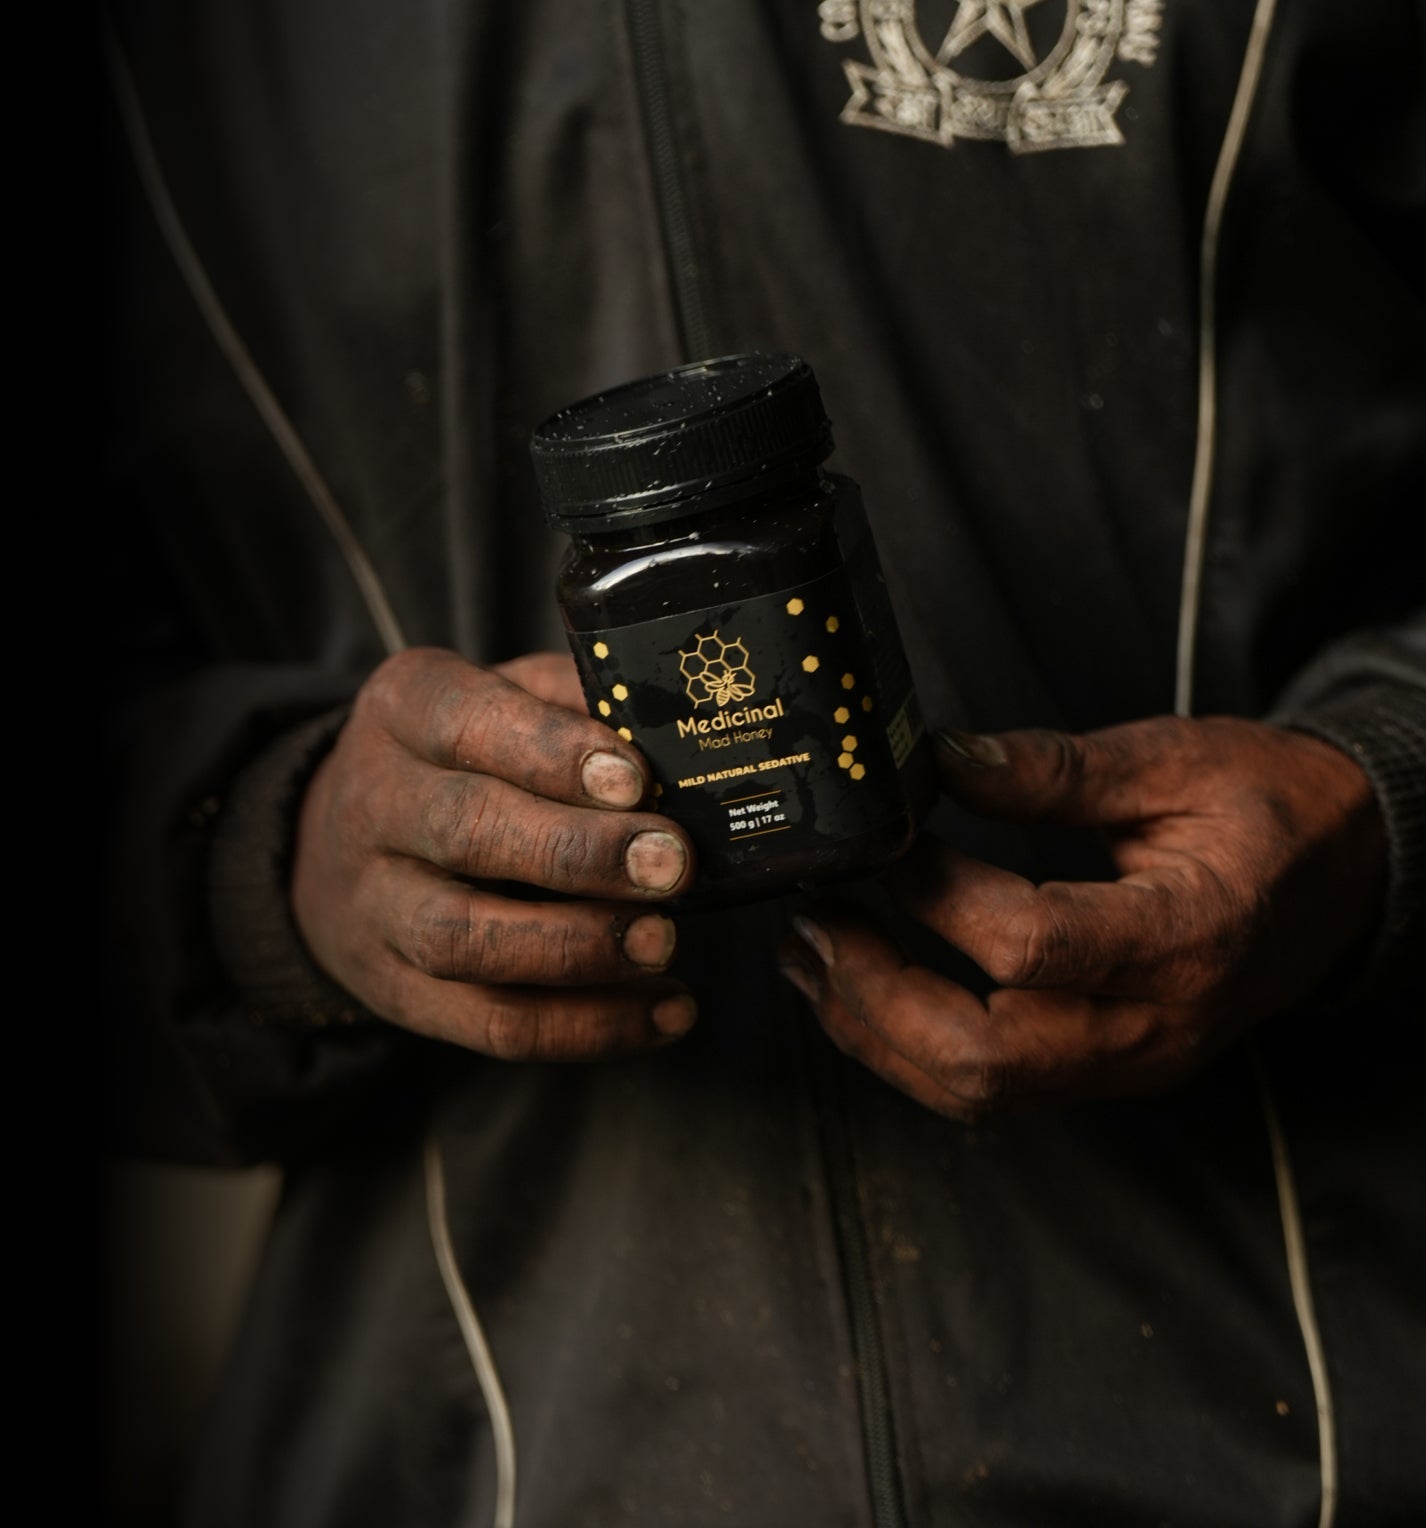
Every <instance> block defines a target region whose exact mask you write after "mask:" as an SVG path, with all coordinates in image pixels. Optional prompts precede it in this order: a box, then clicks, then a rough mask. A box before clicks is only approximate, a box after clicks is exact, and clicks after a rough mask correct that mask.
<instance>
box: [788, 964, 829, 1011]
mask: <svg viewBox="0 0 1426 1528" xmlns="http://www.w3.org/2000/svg"><path fill="white" fill-rule="evenodd" d="M777 968H778V970H779V971H781V972H782V974H783V975H784V976H785V977H786V978H787V979H788V981H790V982H791V983H792V985H793V986H794V987H796V988H797V990H798V991H799V992H800V993H801V994H802V995H803V997H805V998H806V999H807V1001H808V1002H809V1003H814V1004H815V1003H819V1002H821V1000H822V983H821V982H819V981H818V980H817V978H816V977H815V976H814V975H813V974H812V972H811V971H809V970H808V969H807V967H806V966H803V965H799V964H798V963H797V962H796V961H794V960H782V961H779V962H778V967H777Z"/></svg>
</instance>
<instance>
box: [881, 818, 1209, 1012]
mask: <svg viewBox="0 0 1426 1528" xmlns="http://www.w3.org/2000/svg"><path fill="white" fill-rule="evenodd" d="M890 879H891V884H892V886H893V888H894V890H895V893H896V896H897V899H898V901H899V902H900V904H901V905H902V906H903V907H904V908H905V909H906V911H908V912H909V913H911V915H912V916H913V917H915V918H917V919H919V920H920V921H921V922H922V923H924V924H926V926H927V927H928V928H931V929H933V930H934V931H935V932H936V933H937V934H939V935H940V936H941V938H942V939H944V940H945V941H946V942H947V943H948V944H952V945H954V946H955V947H956V949H958V950H960V951H961V952H962V953H963V954H965V955H968V956H969V957H970V958H971V959H972V960H973V961H975V963H976V964H977V965H978V966H979V967H980V968H981V970H983V971H984V972H985V973H986V974H987V975H988V976H989V977H990V978H991V979H992V980H993V981H994V982H996V983H997V985H999V986H1002V987H1039V988H1045V987H1064V988H1067V989H1070V990H1073V991H1077V992H1091V993H1100V994H1104V995H1113V996H1120V997H1141V998H1149V997H1155V996H1160V995H1165V994H1168V995H1173V996H1176V997H1179V998H1187V997H1191V996H1195V995H1197V994H1198V992H1199V991H1200V990H1201V989H1202V988H1203V987H1204V986H1205V985H1206V984H1208V983H1210V982H1211V981H1213V980H1216V979H1217V976H1218V974H1219V973H1220V972H1221V970H1222V968H1223V965H1224V956H1225V949H1226V945H1227V943H1229V942H1230V941H1229V939H1228V933H1227V931H1228V929H1229V927H1230V923H1231V915H1232V908H1231V905H1230V898H1229V895H1228V893H1227V891H1226V890H1225V887H1224V885H1223V883H1222V881H1221V880H1219V879H1218V878H1216V877H1214V876H1212V875H1210V874H1209V873H1207V872H1206V871H1205V870H1204V869H1203V867H1202V866H1201V865H1200V864H1199V863H1198V862H1197V861H1195V860H1192V859H1189V858H1183V859H1180V860H1175V861H1170V860H1165V861H1164V862H1163V863H1161V864H1157V865H1155V866H1154V867H1153V868H1152V869H1149V870H1145V871H1144V872H1142V873H1139V874H1136V875H1132V876H1125V877H1123V878H1122V879H1120V880H1118V881H1112V882H1098V881H1047V882H1044V883H1042V884H1041V885H1038V886H1037V885H1035V884H1034V882H1032V881H1028V880H1026V879H1025V878H1024V877H1023V876H1019V875H1015V874H1014V873H1013V872H1011V871H1008V870H1003V869H1000V868H999V867H997V866H994V865H987V864H983V863H982V862H981V861H979V860H975V859H971V858H970V857H969V856H967V855H964V854H960V853H958V852H957V851H956V850H954V849H952V848H951V847H950V846H949V845H947V844H945V843H942V842H940V841H938V840H935V839H931V838H924V839H922V840H921V841H919V842H918V843H917V844H916V845H915V846H914V847H913V848H912V850H911V851H910V852H909V853H908V854H907V855H906V856H905V857H904V859H903V860H902V861H901V862H900V863H899V864H898V865H897V866H896V867H895V869H894V870H893V871H892V873H891V877H890Z"/></svg>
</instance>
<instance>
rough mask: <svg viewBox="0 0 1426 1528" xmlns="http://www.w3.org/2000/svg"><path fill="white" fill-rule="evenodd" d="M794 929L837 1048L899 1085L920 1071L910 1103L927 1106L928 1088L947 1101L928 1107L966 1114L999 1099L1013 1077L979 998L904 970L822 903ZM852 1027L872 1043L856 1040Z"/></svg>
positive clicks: (885, 946) (888, 951) (893, 954)
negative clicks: (814, 975)
mask: <svg viewBox="0 0 1426 1528" xmlns="http://www.w3.org/2000/svg"><path fill="white" fill-rule="evenodd" d="M793 924H794V928H795V929H796V932H797V934H798V936H799V938H800V939H801V940H802V942H803V944H804V945H805V946H806V951H807V952H809V953H810V958H811V961H812V963H814V964H815V965H816V966H817V967H818V968H819V969H818V975H817V978H816V986H817V989H818V993H819V1001H817V1002H816V1003H815V1004H814V1006H815V1007H816V1010H817V1016H818V1018H819V1020H820V1021H821V1022H822V1024H823V1026H824V1028H826V1029H827V1030H828V1032H829V1033H830V1034H831V1035H832V1037H833V1039H834V1040H836V1041H837V1043H838V1044H839V1045H843V1046H850V1047H852V1048H853V1049H854V1050H855V1052H856V1053H857V1054H858V1055H859V1056H864V1057H865V1058H867V1059H868V1060H869V1061H870V1060H871V1058H873V1057H875V1058H876V1061H877V1065H876V1070H878V1071H879V1072H880V1073H881V1075H882V1076H884V1077H886V1078H887V1080H888V1081H896V1082H897V1084H898V1085H902V1084H903V1083H908V1082H909V1081H910V1079H911V1072H912V1071H915V1072H918V1073H921V1074H923V1075H924V1077H925V1079H926V1080H925V1083H924V1084H922V1085H921V1089H922V1090H921V1091H916V1092H915V1093H914V1096H917V1097H921V1098H922V1101H923V1102H928V1101H929V1100H928V1098H926V1097H925V1096H923V1095H924V1089H926V1088H934V1089H935V1091H936V1092H937V1093H939V1094H944V1095H947V1097H946V1098H944V1099H942V1100H941V1102H940V1103H939V1104H932V1107H940V1108H942V1109H943V1110H947V1111H950V1112H956V1113H960V1114H963V1115H969V1114H974V1113H979V1112H982V1111H984V1110H986V1109H989V1108H991V1107H994V1106H996V1105H997V1104H998V1103H999V1102H1000V1100H1001V1098H1002V1096H1003V1095H1004V1094H1005V1093H1006V1092H1007V1091H1008V1090H1009V1089H1010V1088H1011V1086H1012V1078H1011V1076H1010V1071H1009V1068H1008V1066H1006V1065H1003V1064H1002V1058H1001V1056H1000V1053H999V1050H998V1047H997V1045H996V1043H995V1036H994V1034H993V1032H992V1028H991V1025H990V1021H989V1014H988V1011H987V1009H986V1006H985V1004H984V1003H982V1002H981V1001H980V999H978V998H977V997H976V996H975V995H974V994H973V993H971V992H969V991H967V990H966V989H965V988H964V987H961V986H959V985H958V984H956V983H955V982H951V981H948V980H946V979H945V978H943V977H940V976H937V975H935V974H934V973H933V972H931V971H928V970H926V969H925V967H923V966H916V965H913V964H911V963H910V962H909V961H908V960H907V959H906V957H905V955H904V954H903V953H902V951H901V950H900V949H899V948H898V947H897V946H896V945H895V944H894V943H893V942H892V941H891V940H889V939H887V938H886V937H885V936H884V935H883V934H881V933H880V932H878V931H877V930H875V929H873V928H872V927H871V926H870V925H869V924H867V923H865V922H863V921H861V920H860V919H857V918H854V917H849V916H847V915H845V914H842V913H839V912H837V911H835V910H834V909H832V908H831V907H830V906H827V905H821V906H819V907H818V909H817V915H816V918H815V921H814V919H812V918H806V917H799V918H795V919H794V920H793ZM806 958H807V957H806V955H804V957H803V959H804V962H805V961H806ZM804 969H806V966H805V964H804ZM804 990H806V989H804ZM855 1026H860V1027H861V1028H863V1029H867V1030H870V1031H871V1032H872V1035H873V1036H874V1037H875V1038H874V1039H864V1040H859V1039H857V1037H856V1034H855ZM889 1052H894V1053H895V1055H896V1056H898V1057H899V1058H900V1061H899V1062H893V1061H892V1060H891V1058H890V1055H889V1054H888V1053H889Z"/></svg>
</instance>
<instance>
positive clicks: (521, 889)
mask: <svg viewBox="0 0 1426 1528" xmlns="http://www.w3.org/2000/svg"><path fill="white" fill-rule="evenodd" d="M576 705H578V706H580V707H581V708H582V705H583V702H582V700H580V698H579V685H578V681H577V679H576V677H575V673H574V665H573V662H572V660H570V659H569V658H567V657H564V656H562V655H561V656H557V655H554V654H534V655H530V656H529V657H527V658H523V659H516V660H514V661H513V662H511V663H509V664H502V665H500V666H499V668H498V669H482V668H477V667H475V666H473V665H472V664H470V663H467V662H466V661H465V660H464V659H463V658H461V657H459V656H458V655H457V654H455V653H452V652H447V651H444V650H442V649H435V648H412V649H408V650H407V651H405V652H402V653H399V654H397V655H396V656H395V657H393V658H389V659H388V660H387V661H386V662H385V663H383V664H382V665H381V667H380V668H378V669H377V670H376V671H375V672H374V673H373V674H372V676H371V678H370V679H369V680H368V681H367V682H366V684H365V685H364V686H363V687H362V689H361V690H360V692H359V693H358V695H357V698H356V703H355V706H354V708H353V711H352V715H351V718H350V720H349V721H348V722H347V724H346V726H345V727H344V728H343V730H342V732H341V735H340V736H339V737H338V739H337V743H336V746H335V747H334V748H333V750H332V752H331V754H330V755H329V756H328V757H327V758H326V760H324V762H323V763H322V765H321V767H320V768H319V769H318V771H317V773H316V775H315V776H314V777H313V780H312V783H311V785H310V786H309V787H308V790H307V794H306V797H305V798H304V800H303V804H302V810H301V814H300V818H299V822H298V832H297V847H296V856H295V863H294V867H293V874H292V906H293V910H294V913H295V916H296V919H297V924H298V927H299V928H300V929H301V931H302V935H303V937H304V939H305V940H306V942H307V945H308V948H309V949H310V950H311V952H312V954H313V956H314V957H315V958H316V960H317V962H318V963H319V964H320V965H321V966H322V968H323V969H324V970H325V971H326V972H327V973H328V975H330V976H332V977H333V978H334V979H335V980H336V981H337V982H339V983H340V984H341V985H342V986H343V987H345V988H346V989H347V990H348V991H349V992H351V993H352V994H353V995H354V996H355V997H357V998H358V999H360V1001H361V1002H362V1003H363V1004H364V1005H365V1006H366V1007H367V1008H369V1009H370V1010H371V1011H372V1012H373V1013H376V1014H379V1015H380V1016H381V1017H382V1018H385V1019H388V1020H390V1021H391V1022H393V1023H396V1024H401V1025H403V1026H405V1027H406V1028H408V1029H412V1030H415V1031H417V1032H418V1033H420V1034H425V1035H431V1036H434V1037H436V1038H439V1039H443V1040H449V1041H453V1042H455V1043H456V1044H459V1045H464V1046H468V1047H470V1048H471V1049H473V1050H477V1051H483V1052H485V1053H486V1054H488V1055H492V1056H497V1057H501V1058H504V1059H509V1060H536V1059H538V1060H549V1061H570V1060H582V1059H590V1058H594V1057H596V1056H601V1055H608V1054H613V1053H618V1052H629V1051H637V1050H644V1049H649V1048H652V1047H654V1046H657V1045H660V1044H663V1043H666V1042H667V1041H668V1040H670V1039H672V1038H675V1037H676V1036H678V1035H681V1034H683V1033H684V1032H685V1031H686V1030H687V1029H688V1028H689V1027H690V1025H691V1024H692V1023H693V1020H694V1016H695V1011H694V1005H693V999H692V998H691V996H690V995H689V994H688V992H687V990H686V989H685V988H684V987H683V986H682V985H681V984H679V983H677V982H675V981H672V980H670V979H669V978H667V977H663V976H661V975H660V974H659V973H660V972H662V971H663V970H664V968H665V967H666V966H667V965H668V963H669V960H670V959H671V958H672V956H673V950H674V941H675V934H674V926H673V923H672V921H671V920H670V919H669V918H668V917H667V916H665V915H664V914H663V913H662V912H661V911H660V910H658V909H657V908H656V907H653V906H650V905H649V904H651V903H657V902H659V901H661V900H663V899H665V898H667V897H671V896H675V895H677V894H678V893H679V892H682V891H683V890H685V889H686V888H687V886H688V884H689V882H690V880H691V879H692V876H693V870H694V861H693V849H692V846H691V844H690V843H689V841H688V838H687V836H686V835H685V834H684V833H683V831H682V830H681V829H680V828H679V827H677V826H676V825H675V824H674V823H672V822H670V821H669V820H668V819H667V818H665V817H658V816H655V815H653V814H652V813H650V812H646V811H638V810H636V808H638V807H640V806H641V805H642V804H643V803H644V801H645V798H646V797H647V796H648V794H649V791H650V788H651V781H650V776H649V771H648V765H647V764H646V763H645V762H644V759H643V757H642V756H641V755H640V753H639V751H638V750H637V749H636V748H635V747H633V745H632V744H629V743H626V742H624V741H623V739H621V738H620V737H619V736H618V735H617V734H616V733H614V732H612V731H611V730H610V729H609V728H608V727H605V726H603V725H602V724H601V723H599V722H596V721H594V720H593V719H592V718H590V717H589V716H588V715H587V714H584V713H583V711H582V709H580V710H575V709H572V708H573V707H574V706H576ZM541 888H542V889H544V890H545V891H549V892H555V893H558V894H559V895H558V896H557V897H556V898H555V899H554V900H542V899H540V897H539V894H538V893H539V889H541Z"/></svg>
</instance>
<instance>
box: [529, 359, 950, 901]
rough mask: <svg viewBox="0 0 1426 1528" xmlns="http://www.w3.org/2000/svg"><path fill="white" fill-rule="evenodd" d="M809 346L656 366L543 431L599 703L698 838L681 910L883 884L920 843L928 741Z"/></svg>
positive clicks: (545, 462)
mask: <svg viewBox="0 0 1426 1528" xmlns="http://www.w3.org/2000/svg"><path fill="white" fill-rule="evenodd" d="M832 444H833V443H832V433H831V428H830V425H829V422H828V419H827V416H826V413H825V411H824V409H823V406H822V399H821V396H820V393H819V390H818V387H817V382H816V379H815V377H814V376H813V374H812V371H811V368H810V367H809V366H808V365H807V363H806V362H805V361H803V360H801V359H799V358H798V357H796V356H784V355H737V356H728V357H723V358H720V359H718V360H712V361H706V362H699V363H695V364H693V365H689V366H683V367H679V368H677V369H675V370H673V371H668V372H662V373H659V374H658V375H656V376H652V377H646V378H641V379H639V380H637V381H634V382H631V383H628V384H627V385H625V386H622V387H617V388H614V389H611V390H610V391H607V392H604V393H600V394H598V395H596V396H594V397H591V398H588V399H585V400H583V401H581V402H579V403H575V404H573V405H571V406H570V407H568V408H565V409H562V410H561V411H560V412H559V413H557V414H555V415H553V416H552V417H551V418H549V419H547V420H546V421H545V422H544V423H543V424H542V425H540V427H539V428H538V429H537V430H536V431H535V433H534V436H533V439H532V442H531V452H532V456H533V459H534V463H535V470H536V475H537V479H538V482H539V486H540V492H541V496H542V501H543V503H544V507H545V512H546V516H547V518H548V520H549V522H550V524H551V525H553V526H555V527H556V528H558V529H560V530H562V531H565V532H566V533H568V535H569V536H570V538H571V540H570V546H569V550H568V552H567V554H566V556H565V558H564V561H563V563H562V565H561V568H560V572H559V578H558V583H557V589H556V594H557V598H558V600H559V604H560V609H561V611H562V613H563V617H564V623H565V627H566V629H567V631H568V634H569V640H570V647H571V649H572V651H573V653H574V657H575V661H576V663H577V664H578V666H579V672H580V678H581V681H582V683H583V686H584V693H585V696H586V699H587V700H588V703H589V709H590V713H591V714H592V715H593V716H596V717H598V718H600V719H601V720H603V721H605V722H606V723H607V724H608V725H609V726H611V727H613V728H614V729H615V730H616V731H618V732H619V734H620V735H621V736H622V737H624V738H626V739H628V740H630V741H632V742H633V743H635V744H636V745H637V746H638V747H639V748H640V749H641V750H642V751H643V753H644V754H645V756H646V757H647V758H648V760H649V763H650V765H651V766H652V769H653V773H654V778H655V780H656V781H657V787H656V800H655V802H654V803H653V805H654V807H655V809H656V810H658V811H660V812H662V813H664V814H665V815H667V816H669V817H671V818H673V819H675V820H676V821H678V822H679V823H681V824H682V825H683V827H684V828H685V829H686V830H687V832H688V834H689V836H690V837H691V838H692V839H693V842H694V844H695V847H696V848H697V851H698V877H697V881H696V883H695V885H694V887H693V889H692V890H691V891H690V892H689V893H687V895H686V896H685V897H683V898H681V899H680V902H681V904H682V905H684V906H686V907H690V908H691V907H703V906H720V905H726V904H728V903H731V902H738V901H747V900H751V899H755V898H759V897H764V896H771V895H774V894H776V893H779V892H784V891H789V890H793V889H795V888H799V887H804V886H811V885H815V884H818V883H821V882H825V881H830V880H838V879H844V878H847V877H852V876H861V875H868V874H871V873H873V872H874V871H876V870H878V869H881V868H882V867H884V866H885V865H887V864H889V863H890V862H891V861H892V860H894V859H895V858H896V857H897V856H898V855H899V854H901V853H902V852H903V851H904V850H905V849H906V848H907V847H908V846H909V845H910V843H911V840H912V838H913V837H914V835H915V832H916V828H917V825H918V822H919V819H920V817H921V815H922V813H923V811H924V810H925V807H926V804H927V802H928V801H929V798H930V795H931V792H932V787H931V765H930V759H929V748H928V744H927V740H926V737H925V732H924V728H923V726H922V724H921V720H920V715H919V712H918V709H917V706H916V698H915V694H914V691H913V688H912V684H911V676H910V672H909V670H908V668H907V665H906V660H905V656H904V654H903V652H902V647H901V641H900V638H899V636H898V634H897V631H896V623H895V619H894V616H893V614H892V610H891V606H890V602H889V600H888V598H887V594H886V587H885V582H884V580H883V578H882V574H881V567H880V563H879V561H878V558H877V555H876V549H875V545H874V543H873V540H872V536H871V531H870V527H869V525H868V522H867V518H866V514H865V511H864V508H863V505H862V499H861V494H860V491H859V489H858V488H857V485H856V484H855V483H854V482H853V481H852V480H851V479H850V478H848V477H846V476H844V475H842V474H840V473H834V472H829V471H828V470H826V468H825V465H824V464H825V462H826V460H827V458H828V457H829V456H830V454H831V451H832Z"/></svg>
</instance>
